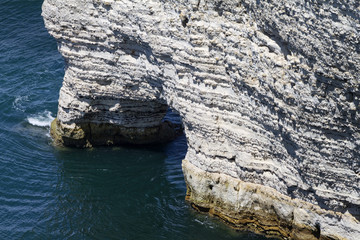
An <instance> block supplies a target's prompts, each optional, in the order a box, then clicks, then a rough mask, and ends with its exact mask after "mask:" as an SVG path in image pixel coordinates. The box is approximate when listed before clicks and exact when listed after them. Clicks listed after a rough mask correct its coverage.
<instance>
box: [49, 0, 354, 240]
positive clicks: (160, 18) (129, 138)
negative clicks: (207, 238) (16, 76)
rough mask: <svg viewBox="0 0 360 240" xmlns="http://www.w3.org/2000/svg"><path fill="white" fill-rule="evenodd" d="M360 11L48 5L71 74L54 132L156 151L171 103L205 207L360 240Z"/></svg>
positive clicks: (65, 138) (180, 0) (290, 232)
mask: <svg viewBox="0 0 360 240" xmlns="http://www.w3.org/2000/svg"><path fill="white" fill-rule="evenodd" d="M359 14H360V3H359V1H357V0H347V1H332V0H330V1H317V0H316V1H303V0H290V1H289V0H277V1H275V0H269V1H256V0H242V1H240V0H239V1H230V0H222V1H220V0H208V1H205V0H176V1H175V0H167V1H165V0H152V1H140V0H132V1H130V0H117V1H115V0H66V1H65V0H45V1H44V5H43V17H44V20H45V25H46V27H47V29H48V30H49V32H50V34H51V35H52V36H54V37H55V38H56V39H57V40H58V44H59V51H60V52H61V54H62V55H63V56H64V59H65V61H66V64H67V68H66V73H65V77H64V83H63V86H62V88H61V91H60V99H59V111H58V115H57V120H56V122H54V123H53V127H52V135H53V136H54V138H55V139H56V140H57V141H58V142H59V143H62V144H65V145H73V146H90V145H101V144H121V143H123V142H132V143H136V142H140V143H149V142H153V141H156V139H159V137H158V136H160V135H161V136H164V138H166V136H167V135H168V134H167V133H161V132H162V131H161V130H160V129H163V127H161V119H162V118H163V116H164V114H165V111H166V109H167V107H168V106H170V107H171V108H173V109H175V110H176V111H178V112H179V114H180V116H181V118H182V121H183V124H184V129H185V133H186V136H187V141H188V152H187V154H186V158H185V159H186V160H184V168H183V169H184V175H185V179H186V182H187V184H188V189H189V193H188V197H187V198H188V200H189V201H191V202H193V204H194V206H196V207H197V208H198V209H200V210H201V209H202V210H206V209H207V210H208V211H212V212H213V213H214V214H215V215H218V216H220V217H221V218H223V219H225V220H226V221H228V222H230V223H232V224H233V225H234V226H236V227H239V228H240V226H247V227H249V228H250V229H253V230H254V231H260V232H264V233H266V234H269V235H273V234H275V233H276V234H275V235H279V236H282V237H284V238H294V239H309V238H310V237H309V236H312V238H322V239H327V238H329V239H354V240H355V239H360V223H359V219H360V210H359V209H360V124H359V123H360V110H359V103H360V99H359V98H360V90H359V86H360V34H359V32H360V20H359V19H360V15H359ZM165 128H166V129H169V128H168V127H165ZM170 128H171V127H170ZM165 132H166V131H165ZM170 135H171V134H170ZM190 176H192V177H193V178H192V180H191V178H190ZM196 176H197V177H196ZM217 178H219V179H220V180H219V182H220V183H221V184H220V183H219V184H216V185H215V184H211V185H212V186H213V187H212V190H211V189H210V190H211V191H210V190H209V188H208V186H209V184H208V183H209V182H214V181H215V182H216V180H214V179H217ZM229 184H230V185H229ZM238 185H239V186H240V188H239V189H243V190H244V192H242V191H243V190H233V188H231V187H230V186H238ZM254 191H255V192H254ZM257 191H259V192H258V193H257ZM251 192H253V194H251ZM236 196H239V197H236ZM271 196H273V197H271ZM212 200H214V203H211V201H212ZM282 206H283V208H284V209H282ZM231 209H233V210H231ZM291 216H292V217H291ZM250 218H253V220H251V219H250ZM250 223H251V224H250ZM255 226H256V227H255ZM272 229H273V230H272Z"/></svg>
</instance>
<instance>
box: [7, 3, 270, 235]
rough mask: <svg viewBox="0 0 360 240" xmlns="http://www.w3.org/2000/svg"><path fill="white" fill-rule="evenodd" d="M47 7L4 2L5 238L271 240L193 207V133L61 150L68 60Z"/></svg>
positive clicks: (37, 4) (171, 116) (173, 117)
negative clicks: (54, 136)
mask: <svg viewBox="0 0 360 240" xmlns="http://www.w3.org/2000/svg"><path fill="white" fill-rule="evenodd" d="M64 1H65V0H64ZM41 4H42V1H41V0H0V239H146V240H151V239H175V240H176V239H179V240H181V239H184V240H186V239H193V240H201V239H205V240H212V239H240V240H244V239H264V238H263V237H260V236H257V235H254V234H251V233H242V232H236V231H234V230H232V229H230V228H229V227H228V226H226V225H225V224H223V223H222V222H221V221H220V220H218V219H215V218H213V217H210V216H208V215H205V214H200V213H197V212H196V211H195V210H193V209H192V208H191V207H190V206H189V204H188V203H187V202H185V200H184V199H185V193H186V186H185V183H184V179H183V175H182V170H181V160H182V159H183V158H184V155H185V153H186V150H187V145H186V139H185V136H180V137H179V138H177V139H176V140H175V141H173V142H171V143H169V144H166V145H159V146H148V147H142V148H139V147H131V146H123V147H109V148H94V149H85V150H84V149H69V148H56V147H54V146H52V144H51V138H50V136H49V126H50V123H51V121H52V120H53V119H54V117H55V115H56V111H57V100H58V93H59V89H60V87H61V82H62V78H63V75H64V61H63V59H62V58H61V56H60V54H59V53H58V51H57V46H56V42H55V40H54V39H53V38H51V37H50V36H49V35H48V33H47V31H46V29H45V28H44V24H43V20H42V17H41ZM168 118H170V119H171V118H172V119H173V120H176V116H174V115H169V116H168Z"/></svg>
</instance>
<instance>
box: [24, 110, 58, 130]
mask: <svg viewBox="0 0 360 240" xmlns="http://www.w3.org/2000/svg"><path fill="white" fill-rule="evenodd" d="M54 119H55V118H54V117H53V116H52V115H51V112H49V111H47V110H45V111H44V112H42V113H39V114H36V115H32V116H30V117H27V119H26V120H27V121H28V122H29V123H30V124H31V125H33V126H37V127H50V125H51V122H52V121H53V120H54Z"/></svg>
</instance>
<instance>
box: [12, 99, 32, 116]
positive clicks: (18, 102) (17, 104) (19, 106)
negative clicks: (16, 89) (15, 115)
mask: <svg viewBox="0 0 360 240" xmlns="http://www.w3.org/2000/svg"><path fill="white" fill-rule="evenodd" d="M28 101H29V96H17V97H16V98H15V100H14V102H13V104H12V105H13V108H14V109H15V110H18V111H21V112H24V111H25V106H24V104H25V102H28Z"/></svg>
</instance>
